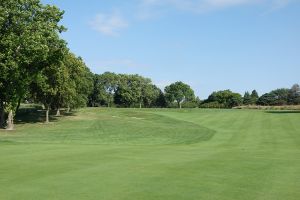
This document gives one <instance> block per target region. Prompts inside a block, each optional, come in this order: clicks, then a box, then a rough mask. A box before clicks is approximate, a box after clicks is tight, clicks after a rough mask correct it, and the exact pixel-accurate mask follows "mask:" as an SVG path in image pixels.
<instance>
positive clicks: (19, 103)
mask: <svg viewBox="0 0 300 200" xmlns="http://www.w3.org/2000/svg"><path fill="white" fill-rule="evenodd" d="M21 101H22V98H21V97H20V98H19V100H18V105H17V109H16V113H17V112H18V111H19V108H20V105H21Z"/></svg>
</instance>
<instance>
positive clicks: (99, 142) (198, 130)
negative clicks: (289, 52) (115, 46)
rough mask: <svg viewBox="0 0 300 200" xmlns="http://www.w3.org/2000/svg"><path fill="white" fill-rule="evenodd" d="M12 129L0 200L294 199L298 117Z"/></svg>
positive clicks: (98, 115)
mask: <svg viewBox="0 0 300 200" xmlns="http://www.w3.org/2000/svg"><path fill="white" fill-rule="evenodd" d="M16 128H17V130H16V131H13V132H5V131H0V199H1V200H2V199H3V200H41V199H43V200H69V199H70V200H71V199H72V200H74V199H89V200H90V199H91V200H99V199H103V200H119V199H120V200H135V199H137V200H143V199H145V200H147V199H153V200H159V199H161V200H168V199H170V200H176V199H180V200H181V199H195V200H199V199H204V200H207V199H218V200H220V199H224V200H226V199H228V200H232V199H241V200H247V199H249V200H253V199H261V200H275V199H278V200H282V199H284V200H292V199H294V200H298V199H300V113H296V112H295V113H293V112H265V111H254V110H200V109H194V110H175V109H174V110H168V109H156V110H155V109H142V110H139V109H83V110H80V111H78V112H77V113H75V115H74V116H69V117H63V118H61V119H59V120H58V121H56V122H55V123H51V124H48V125H45V124H42V123H27V124H21V123H20V124H18V125H17V127H16Z"/></svg>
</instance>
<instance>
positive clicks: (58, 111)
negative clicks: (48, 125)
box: [55, 108, 60, 117]
mask: <svg viewBox="0 0 300 200" xmlns="http://www.w3.org/2000/svg"><path fill="white" fill-rule="evenodd" d="M55 116H57V117H59V116H60V110H59V108H57V111H56V115H55Z"/></svg>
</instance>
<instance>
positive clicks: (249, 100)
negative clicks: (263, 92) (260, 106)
mask: <svg viewBox="0 0 300 200" xmlns="http://www.w3.org/2000/svg"><path fill="white" fill-rule="evenodd" d="M243 104H244V105H250V104H252V98H251V95H250V93H249V92H245V94H244V97H243Z"/></svg>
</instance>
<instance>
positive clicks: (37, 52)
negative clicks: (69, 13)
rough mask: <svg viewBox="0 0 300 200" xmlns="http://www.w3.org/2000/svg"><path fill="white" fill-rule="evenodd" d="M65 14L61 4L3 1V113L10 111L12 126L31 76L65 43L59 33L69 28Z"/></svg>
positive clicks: (0, 45) (0, 87) (0, 50)
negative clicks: (64, 25) (64, 22)
mask: <svg viewBox="0 0 300 200" xmlns="http://www.w3.org/2000/svg"><path fill="white" fill-rule="evenodd" d="M62 16H63V12H62V11H60V10H59V9H58V8H57V7H55V6H49V5H46V6H44V5H42V4H41V3H40V1H39V0H22V1H19V0H18V1H15V0H2V1H0V38H1V40H0V83H1V84H0V93H1V94H0V98H1V99H0V107H1V108H0V112H1V113H0V116H3V115H4V114H3V112H8V120H7V123H6V124H7V129H8V130H11V129H13V115H14V112H15V110H16V107H17V104H18V102H19V101H20V99H21V98H23V96H24V94H25V93H26V92H27V91H28V87H29V85H30V83H31V80H33V79H34V78H35V76H36V74H37V73H38V72H39V71H40V70H41V69H43V68H44V67H46V66H45V65H43V63H45V62H47V60H48V59H53V58H51V57H50V54H52V55H53V51H52V50H54V49H55V51H56V52H57V53H58V52H60V49H61V46H62V45H64V42H63V41H62V40H61V39H60V38H59V36H58V33H59V32H62V31H64V30H65V28H64V27H62V26H60V25H58V23H59V21H60V20H61V19H62ZM50 49H52V50H50ZM54 58H55V57H54ZM1 120H2V122H0V124H1V125H2V124H3V117H1Z"/></svg>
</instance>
